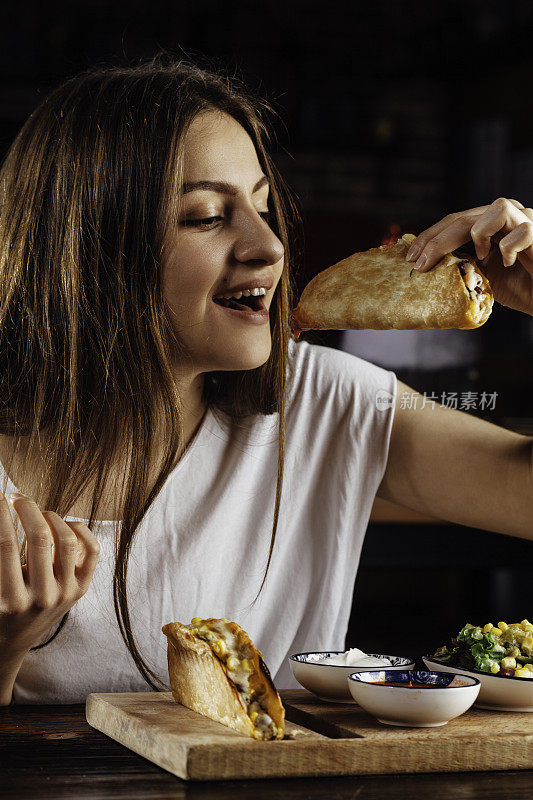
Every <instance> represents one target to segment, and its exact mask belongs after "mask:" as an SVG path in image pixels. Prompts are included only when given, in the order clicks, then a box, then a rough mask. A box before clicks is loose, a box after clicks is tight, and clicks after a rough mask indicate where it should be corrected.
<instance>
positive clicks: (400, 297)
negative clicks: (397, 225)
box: [292, 233, 494, 338]
mask: <svg viewBox="0 0 533 800" xmlns="http://www.w3.org/2000/svg"><path fill="white" fill-rule="evenodd" d="M415 238H416V237H415V236H413V234H409V233H407V234H405V235H404V236H402V238H401V239H399V240H398V242H397V243H396V244H384V245H381V247H374V248H372V249H371V250H366V251H365V252H363V253H354V255H352V256H349V257H348V258H345V259H344V260H343V261H339V262H338V263H337V264H334V265H333V266H332V267H329V268H328V269H326V270H324V271H323V272H320V273H319V274H318V275H316V276H315V277H314V278H313V279H312V280H311V281H310V282H309V283H308V284H307V286H306V287H305V289H304V290H303V292H302V296H301V297H300V301H299V303H298V306H297V307H296V308H295V309H294V311H293V312H292V327H293V330H294V333H295V334H296V338H298V336H299V335H300V332H301V331H305V330H362V329H365V328H372V329H374V330H387V329H392V328H397V329H410V330H414V329H417V328H462V329H468V328H478V327H479V326H480V325H483V323H484V322H486V321H487V319H488V318H489V316H490V313H491V311H492V305H493V302H494V298H493V295H492V290H491V288H490V284H489V282H488V280H487V278H486V277H485V276H484V274H483V273H482V272H481V270H480V269H479V267H478V266H477V264H476V262H475V261H474V260H473V259H469V258H460V257H459V256H455V255H453V254H452V253H448V254H447V255H445V256H444V258H442V259H441V260H440V261H439V262H438V264H436V265H435V266H434V267H433V268H432V269H431V270H429V271H428V272H422V273H420V272H418V271H417V270H415V269H413V264H412V263H411V262H409V261H407V259H406V256H407V251H408V250H409V248H410V246H411V244H412V242H413V241H414V240H415Z"/></svg>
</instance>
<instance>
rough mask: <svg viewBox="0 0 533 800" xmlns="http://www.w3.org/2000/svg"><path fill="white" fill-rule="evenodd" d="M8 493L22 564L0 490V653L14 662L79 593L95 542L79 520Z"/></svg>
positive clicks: (95, 557) (87, 576)
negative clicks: (23, 545) (22, 547)
mask: <svg viewBox="0 0 533 800" xmlns="http://www.w3.org/2000/svg"><path fill="white" fill-rule="evenodd" d="M11 497H12V503H13V507H14V508H15V511H16V513H17V514H18V516H19V519H20V521H21V524H22V527H23V529H24V531H25V534H26V539H27V551H26V552H27V556H26V558H27V563H26V564H22V565H21V563H20V552H19V546H18V540H17V534H16V531H15V526H14V524H13V520H12V518H11V512H10V510H9V506H8V504H7V500H6V498H5V496H4V495H3V494H2V492H0V653H2V659H3V660H4V661H9V662H14V661H16V660H20V658H21V657H23V656H24V655H25V654H26V653H28V652H29V650H30V649H31V648H32V647H34V646H35V645H37V644H40V643H41V642H42V640H43V637H44V636H45V634H46V633H47V632H48V631H49V630H50V628H51V627H52V626H53V625H55V624H57V623H59V622H60V620H61V618H62V617H63V616H64V614H65V613H66V612H67V611H68V610H69V609H70V608H72V606H73V605H74V604H75V603H76V602H77V601H78V600H79V599H80V597H82V596H83V595H84V594H85V592H86V591H87V589H88V588H89V585H90V582H91V579H92V576H93V573H94V569H95V567H96V563H97V561H98V554H99V552H100V545H99V544H98V541H97V539H95V537H94V536H93V534H92V532H91V531H90V529H89V528H88V527H87V526H86V525H84V524H83V523H82V522H65V520H63V519H62V518H61V517H60V516H59V515H58V514H56V513H55V512H53V511H43V512H42V513H41V511H40V510H39V507H38V506H37V504H36V503H35V502H34V501H33V500H31V499H30V498H29V497H26V496H24V495H12V496H11ZM52 549H53V551H54V552H53V553H52Z"/></svg>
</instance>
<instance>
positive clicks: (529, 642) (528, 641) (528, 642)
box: [522, 636, 533, 650]
mask: <svg viewBox="0 0 533 800" xmlns="http://www.w3.org/2000/svg"><path fill="white" fill-rule="evenodd" d="M522 647H526V648H527V649H528V650H532V649H533V636H526V638H525V639H524V641H523V642H522Z"/></svg>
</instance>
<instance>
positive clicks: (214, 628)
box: [187, 617, 278, 739]
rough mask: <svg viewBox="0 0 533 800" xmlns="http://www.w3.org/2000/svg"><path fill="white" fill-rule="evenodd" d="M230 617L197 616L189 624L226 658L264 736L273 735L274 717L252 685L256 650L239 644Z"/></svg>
mask: <svg viewBox="0 0 533 800" xmlns="http://www.w3.org/2000/svg"><path fill="white" fill-rule="evenodd" d="M226 623H227V620H224V619H221V620H217V621H215V622H209V623H208V622H207V621H206V620H203V619H199V618H196V617H195V618H194V622H193V621H191V624H190V625H188V626H187V627H188V628H189V629H190V631H191V633H193V634H194V635H195V636H198V638H199V639H203V640H204V641H206V642H207V643H208V644H209V645H211V648H212V650H213V652H214V653H215V655H216V656H217V657H218V658H219V659H220V660H221V661H222V662H223V664H224V665H225V667H226V670H227V672H228V675H229V677H230V678H231V680H232V681H233V683H234V684H235V686H236V688H237V690H238V691H239V693H240V695H241V697H242V699H243V700H244V702H245V703H246V707H247V708H246V710H247V713H248V716H249V717H250V719H251V721H252V723H253V725H254V727H255V728H256V730H257V731H259V732H260V733H261V736H260V738H261V739H263V738H264V739H273V738H274V737H275V736H276V735H277V732H278V728H277V725H276V724H275V722H274V720H273V719H272V718H271V717H270V716H269V714H267V713H266V711H265V709H264V708H263V707H262V706H261V704H260V702H258V699H257V697H256V695H257V692H255V691H254V690H253V689H251V688H250V675H251V674H252V672H253V671H254V666H253V655H254V654H253V653H252V652H251V651H250V649H249V647H248V646H247V645H246V644H239V643H238V641H237V638H236V636H235V634H234V633H233V632H232V631H231V630H230V629H229V628H228V626H227V624H226Z"/></svg>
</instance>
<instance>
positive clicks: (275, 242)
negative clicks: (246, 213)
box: [233, 215, 284, 264]
mask: <svg viewBox="0 0 533 800" xmlns="http://www.w3.org/2000/svg"><path fill="white" fill-rule="evenodd" d="M233 253H234V256H235V258H236V259H237V261H240V262H242V263H247V262H248V261H254V262H258V261H259V262H261V263H263V264H277V263H278V261H281V259H282V258H283V254H284V249H283V245H282V243H281V242H280V240H279V239H278V237H277V236H276V234H275V233H274V231H273V230H272V228H271V227H270V225H269V224H268V223H267V222H266V221H265V220H264V219H263V218H262V217H258V216H257V215H255V219H254V218H249V217H248V218H247V219H246V221H243V224H242V228H241V231H240V234H239V236H238V237H237V240H236V242H235V245H234V248H233Z"/></svg>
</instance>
